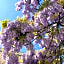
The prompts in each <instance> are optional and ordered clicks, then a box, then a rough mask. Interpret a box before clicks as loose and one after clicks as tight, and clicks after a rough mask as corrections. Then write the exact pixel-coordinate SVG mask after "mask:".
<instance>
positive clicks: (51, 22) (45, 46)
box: [0, 0, 64, 64]
mask: <svg viewBox="0 0 64 64" xmlns="http://www.w3.org/2000/svg"><path fill="white" fill-rule="evenodd" d="M58 1H59V0H46V1H45V2H49V5H48V6H47V7H44V8H43V9H42V10H40V11H37V6H38V5H39V0H20V1H19V2H17V3H16V10H17V11H20V9H23V12H22V13H23V15H24V16H25V17H24V18H23V19H22V18H19V19H17V20H16V21H13V22H5V21H4V22H3V23H2V26H3V28H2V30H1V32H2V34H1V35H0V41H1V44H2V47H3V49H4V50H3V58H4V59H5V60H6V64H19V63H21V64H22V63H23V64H51V63H53V61H54V60H55V61H58V62H59V60H58V59H59V56H60V64H61V55H62V54H63V52H62V51H61V49H62V48H63V46H64V44H63V43H64V8H63V7H64V6H63V5H62V4H61V5H60V4H59V3H58ZM63 2H64V1H63ZM23 6H24V8H22V7H23ZM42 6H43V4H42ZM31 15H33V16H32V17H31ZM25 18H26V19H25ZM29 18H32V21H29ZM59 26H61V28H60V27H59ZM37 43H39V46H40V47H41V48H42V49H40V50H39V51H36V50H35V49H34V46H33V45H34V44H35V45H36V44H37ZM22 45H24V46H25V47H26V49H27V52H26V53H24V54H23V56H22V58H21V59H20V60H19V58H18V53H19V51H20V49H21V48H22ZM60 48H61V49H60ZM60 52H61V53H60Z"/></svg>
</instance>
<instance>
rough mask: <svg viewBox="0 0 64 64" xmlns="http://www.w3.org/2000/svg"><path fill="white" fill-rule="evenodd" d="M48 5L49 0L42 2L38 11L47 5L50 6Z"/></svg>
mask: <svg viewBox="0 0 64 64" xmlns="http://www.w3.org/2000/svg"><path fill="white" fill-rule="evenodd" d="M48 5H49V1H48V0H46V1H45V2H44V3H42V4H41V6H40V7H39V10H38V11H41V10H43V9H44V8H45V7H48Z"/></svg>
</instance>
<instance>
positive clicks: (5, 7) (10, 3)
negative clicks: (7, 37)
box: [0, 0, 22, 21]
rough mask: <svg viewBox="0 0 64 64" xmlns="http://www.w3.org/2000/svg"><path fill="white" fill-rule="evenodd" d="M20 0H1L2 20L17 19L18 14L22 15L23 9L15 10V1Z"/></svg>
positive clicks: (0, 17)
mask: <svg viewBox="0 0 64 64" xmlns="http://www.w3.org/2000/svg"><path fill="white" fill-rule="evenodd" d="M17 1H19V0H0V20H4V19H9V20H11V21H12V20H15V19H16V17H17V16H22V14H21V11H18V12H17V11H16V10H15V3H16V2H17Z"/></svg>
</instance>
